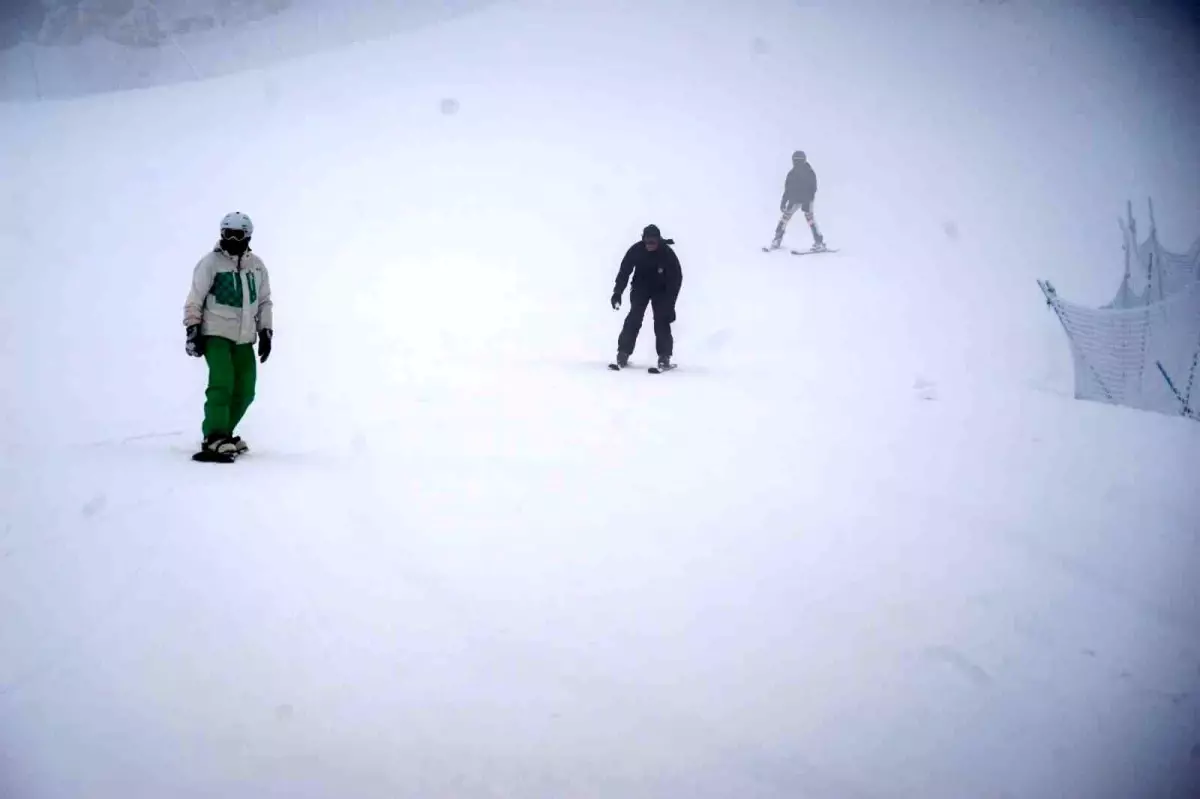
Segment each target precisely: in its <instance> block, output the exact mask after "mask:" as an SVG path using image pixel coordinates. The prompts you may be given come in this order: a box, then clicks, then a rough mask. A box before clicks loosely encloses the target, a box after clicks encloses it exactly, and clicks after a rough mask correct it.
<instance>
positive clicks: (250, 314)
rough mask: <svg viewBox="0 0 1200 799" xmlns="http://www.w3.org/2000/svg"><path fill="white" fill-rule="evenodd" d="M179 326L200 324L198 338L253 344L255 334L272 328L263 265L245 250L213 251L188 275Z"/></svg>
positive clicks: (268, 295)
mask: <svg viewBox="0 0 1200 799" xmlns="http://www.w3.org/2000/svg"><path fill="white" fill-rule="evenodd" d="M183 324H184V326H185V327H190V326H192V325H200V334H201V335H203V336H220V337H221V338H227V339H229V340H230V341H233V342H234V343H236V344H253V343H254V342H255V340H257V338H258V331H260V330H265V329H267V328H270V329H274V324H273V321H272V319H271V281H270V278H269V277H268V276H267V267H266V264H264V263H263V261H262V259H261V258H259V257H258V256H257V255H255V254H254V253H253V252H250V251H248V250H247V251H246V252H245V253H244V254H242V255H230V254H229V253H227V252H225V251H224V250H222V249H220V248H219V247H216V248H214V249H213V251H212V252H210V253H209V254H208V255H205V256H204V257H203V258H201V259H200V262H199V263H198V264H196V269H195V271H193V273H192V289H191V291H189V292H188V296H187V301H186V302H185V303H184V305H183Z"/></svg>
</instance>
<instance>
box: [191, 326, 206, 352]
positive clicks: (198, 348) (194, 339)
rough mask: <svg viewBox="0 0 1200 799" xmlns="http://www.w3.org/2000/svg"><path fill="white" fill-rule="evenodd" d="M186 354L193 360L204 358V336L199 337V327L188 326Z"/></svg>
mask: <svg viewBox="0 0 1200 799" xmlns="http://www.w3.org/2000/svg"><path fill="white" fill-rule="evenodd" d="M187 354H188V355H190V356H192V357H193V358H203V357H204V336H202V335H200V325H188V329H187Z"/></svg>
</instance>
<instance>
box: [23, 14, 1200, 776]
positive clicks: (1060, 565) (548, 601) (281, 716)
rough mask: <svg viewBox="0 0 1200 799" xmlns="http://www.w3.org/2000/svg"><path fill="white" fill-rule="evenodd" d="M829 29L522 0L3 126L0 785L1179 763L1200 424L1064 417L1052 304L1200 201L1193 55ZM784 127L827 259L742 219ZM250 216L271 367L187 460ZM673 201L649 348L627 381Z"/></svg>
mask: <svg viewBox="0 0 1200 799" xmlns="http://www.w3.org/2000/svg"><path fill="white" fill-rule="evenodd" d="M567 5H569V6H570V7H569V8H566V7H565V6H567ZM862 13H866V12H864V11H862V9H859V11H858V12H857V14H862ZM857 14H856V13H855V12H848V11H840V12H833V11H829V10H820V11H818V10H811V9H809V10H805V9H801V8H798V7H794V6H793V5H792V4H790V3H785V2H774V1H773V0H760V2H753V3H745V4H741V5H735V4H727V3H717V2H715V0H711V1H710V2H700V3H694V2H692V3H684V2H683V1H682V0H656V1H655V2H652V3H650V2H634V1H633V0H620V1H619V2H606V3H603V4H601V3H578V4H557V3H552V2H550V1H549V0H514V2H504V3H497V4H495V5H494V6H493V7H491V8H489V9H488V10H486V11H483V12H480V13H478V14H475V15H472V16H469V17H464V18H462V19H459V20H456V21H455V22H453V23H450V24H447V25H445V26H441V27H438V28H436V29H432V30H428V31H422V32H420V33H414V34H411V35H408V36H402V37H398V38H395V39H389V40H382V41H376V42H371V43H364V44H361V45H358V46H356V47H354V48H352V49H348V50H345V51H342V52H336V53H328V54H325V55H321V56H317V57H311V58H309V59H306V60H302V61H296V62H292V63H289V64H285V65H278V66H274V67H264V68H261V69H259V70H256V71H254V72H251V73H247V74H243V75H240V76H235V77H229V78H221V79H216V80H212V81H208V82H202V83H193V84H188V85H181V86H176V87H163V88H156V89H148V90H144V91H138V92H130V93H123V94H120V95H114V96H96V97H91V98H87V99H82V100H77V101H73V102H69V103H67V102H47V103H42V104H38V105H9V106H0V131H3V133H2V134H0V135H2V136H3V137H4V138H3V144H4V147H3V149H2V150H0V172H2V173H3V174H4V175H5V185H6V188H8V189H9V191H8V192H6V193H5V194H4V195H0V203H3V207H0V245H2V246H3V251H4V252H5V253H6V255H7V256H8V257H7V258H5V259H4V260H3V261H2V262H0V270H3V276H4V284H5V287H6V288H5V291H4V292H3V293H0V369H2V370H3V373H4V374H5V375H7V376H8V377H9V379H7V380H6V381H5V382H4V388H3V391H0V413H2V414H3V417H4V418H5V419H6V420H8V424H7V425H5V428H4V430H3V432H2V433H0V453H2V459H0V467H2V468H3V480H2V481H0V486H3V487H2V488H0V619H3V622H2V623H0V796H3V797H5V799H7V797H10V796H11V797H18V798H19V799H26V797H33V798H34V799H50V798H53V799H58V798H59V797H76V796H89V797H105V798H107V797H162V796H172V797H209V796H221V797H259V796H264V795H267V796H273V795H275V796H288V797H333V796H339V797H340V796H355V797H395V796H413V797H418V796H419V797H434V796H437V797H442V796H445V797H491V796H506V797H507V796H521V797H566V796H572V797H582V796H588V797H591V796H595V797H601V796H604V797H609V796H622V797H668V796H670V797H676V796H690V797H730V796H742V797H924V798H928V797H964V796H970V797H1051V796H1054V797H1057V796H1073V797H1078V796H1087V797H1097V798H1102V797H1129V796H1146V797H1157V796H1163V797H1168V796H1180V795H1188V794H1187V793H1186V791H1188V790H1190V789H1191V788H1192V787H1193V786H1196V785H1200V775H1198V773H1197V766H1198V764H1200V759H1198V756H1197V751H1198V750H1197V749H1196V746H1197V745H1200V722H1198V711H1200V702H1198V700H1197V695H1198V694H1197V690H1198V689H1200V639H1198V638H1197V636H1196V631H1197V630H1200V579H1198V578H1200V540H1198V538H1197V529H1198V528H1200V525H1198V523H1197V519H1198V518H1200V506H1198V500H1197V499H1196V497H1195V493H1194V492H1195V485H1196V481H1195V475H1196V474H1197V473H1198V470H1200V429H1198V428H1197V426H1196V425H1195V424H1193V423H1188V422H1185V421H1184V420H1180V419H1173V418H1168V417H1164V416H1161V415H1157V414H1146V413H1138V412H1135V411H1129V410H1125V409H1118V408H1111V407H1105V406H1098V405H1094V404H1089V403H1080V402H1076V401H1074V400H1072V399H1070V391H1069V386H1070V362H1069V358H1068V355H1067V350H1066V345H1065V342H1064V341H1063V338H1062V333H1061V330H1060V329H1059V328H1058V327H1057V323H1056V322H1055V320H1054V318H1053V316H1052V314H1050V312H1049V311H1048V310H1047V309H1046V308H1045V306H1044V304H1042V302H1041V300H1040V294H1039V293H1038V291H1037V287H1036V285H1035V284H1034V278H1036V277H1048V278H1050V279H1052V280H1053V281H1054V282H1055V284H1056V285H1057V286H1058V287H1059V289H1060V291H1061V292H1062V293H1063V294H1064V295H1069V296H1073V297H1078V298H1080V299H1082V300H1084V301H1087V300H1089V299H1093V298H1095V299H1096V301H1098V302H1100V301H1103V300H1105V299H1107V298H1108V297H1109V296H1111V293H1112V291H1113V290H1114V288H1115V286H1116V283H1117V281H1118V280H1119V277H1120V263H1121V261H1120V255H1121V253H1120V238H1119V231H1118V230H1117V227H1116V224H1115V219H1116V217H1117V215H1119V214H1120V213H1121V211H1122V210H1123V209H1124V202H1125V200H1126V198H1128V197H1134V198H1138V197H1143V196H1146V195H1153V196H1154V198H1155V205H1156V210H1157V211H1158V221H1159V227H1160V232H1161V233H1162V235H1163V238H1164V242H1165V243H1167V244H1168V246H1169V245H1170V244H1172V243H1174V242H1173V241H1172V237H1173V235H1174V236H1177V238H1178V240H1180V241H1183V240H1187V239H1189V237H1190V236H1191V235H1192V234H1193V233H1194V231H1195V229H1196V228H1197V226H1198V224H1200V196H1198V195H1197V193H1196V188H1195V187H1196V186H1197V185H1200V180H1198V178H1200V160H1197V156H1196V155H1195V153H1194V152H1193V151H1191V150H1189V149H1188V147H1187V146H1185V145H1186V143H1187V142H1189V141H1192V139H1191V138H1190V137H1192V136H1194V134H1195V133H1196V131H1197V119H1196V111H1195V108H1194V107H1192V106H1188V105H1187V103H1186V101H1187V99H1188V95H1186V94H1184V93H1183V91H1182V90H1183V88H1184V87H1182V86H1178V85H1176V84H1175V83H1173V82H1172V81H1171V80H1170V76H1171V75H1172V74H1174V73H1171V72H1170V70H1169V69H1168V68H1167V67H1168V66H1169V65H1172V64H1173V65H1175V66H1176V67H1177V68H1179V69H1184V68H1186V67H1187V66H1188V64H1189V63H1190V62H1186V61H1185V60H1181V59H1182V57H1179V58H1176V57H1175V56H1174V55H1173V54H1170V53H1167V54H1162V53H1159V54H1157V55H1154V56H1153V58H1151V57H1150V56H1145V57H1144V58H1143V59H1142V60H1141V61H1137V60H1131V58H1130V56H1131V54H1133V55H1138V54H1142V55H1144V51H1143V50H1142V49H1140V48H1144V47H1147V46H1150V45H1152V44H1153V43H1154V42H1156V41H1159V39H1157V38H1156V37H1157V36H1158V34H1157V33H1156V31H1155V30H1153V29H1151V28H1130V29H1128V32H1127V33H1126V34H1125V35H1126V37H1127V38H1125V39H1120V40H1118V39H1116V38H1104V39H1101V38H1098V37H1100V36H1102V35H1105V36H1106V35H1108V34H1107V31H1109V28H1108V27H1107V24H1108V23H1107V21H1106V20H1103V19H1087V18H1079V17H1073V16H1071V15H1069V14H1067V13H1065V12H1064V13H1062V14H1061V15H1059V16H1055V15H1053V14H1047V13H1045V12H1044V11H1043V12H1040V13H1033V12H1030V11H1029V10H1028V9H1027V8H1025V7H1023V6H1021V5H1020V4H1017V5H1015V6H1008V5H1007V4H1006V5H1002V6H991V5H981V6H980V7H978V8H975V7H971V8H963V9H961V10H957V11H950V10H946V9H940V10H938V11H937V13H934V12H933V11H925V12H913V11H911V10H908V11H906V12H905V13H900V12H899V11H898V10H895V9H894V7H893V6H888V5H876V6H874V7H872V8H871V9H870V16H869V17H866V18H864V17H861V16H858V15H857ZM864 20H869V22H867V21H864ZM1147 24H1148V23H1147ZM898 31H903V34H904V35H898V33H897V32H898ZM1097 41H1102V42H1103V43H1104V44H1103V47H1100V46H1097V44H1096V43H1097ZM1193 60H1194V59H1193ZM1130 63H1142V64H1145V66H1144V67H1143V68H1142V71H1139V69H1135V68H1130V67H1129V64H1130ZM1181 64H1182V66H1181ZM1192 65H1193V66H1194V64H1192ZM1151 75H1153V76H1154V78H1155V80H1156V82H1153V83H1152V82H1149V76H1151ZM247 87H251V88H250V89H248V88H247ZM248 92H249V93H248ZM444 98H453V99H455V100H457V102H458V108H459V110H458V112H457V113H454V114H443V113H441V112H440V110H439V109H440V104H441V101H442V100H443V99H444ZM1114 98H1120V102H1119V103H1118V102H1116V101H1115V100H1114ZM1172 109H1173V113H1171V114H1168V113H1167V111H1171V110H1172ZM1081 142H1086V146H1085V145H1082V144H1081ZM797 147H802V148H804V149H806V150H807V151H808V153H809V154H810V157H811V159H812V161H813V163H814V165H815V167H816V169H817V170H818V173H819V175H820V178H821V190H820V194H819V195H818V200H817V214H818V219H819V221H820V222H821V223H822V226H823V229H824V230H825V233H826V236H827V238H828V239H829V241H830V243H831V244H832V245H833V246H838V247H841V248H842V250H843V251H842V252H840V253H837V254H832V255H826V256H820V257H816V258H811V259H810V258H804V259H797V258H792V257H790V256H787V255H784V254H772V255H769V256H768V255H763V254H762V253H760V252H759V251H758V248H759V246H760V245H761V244H762V243H764V242H765V241H766V240H767V239H768V237H769V236H770V233H771V230H772V229H773V226H774V223H775V219H776V213H777V203H778V197H779V191H780V189H781V186H782V178H783V174H784V172H785V171H786V169H787V166H788V154H789V153H790V152H791V150H793V149H795V148H797ZM233 208H238V209H241V210H244V211H246V212H247V213H249V214H251V216H252V217H253V218H254V220H255V222H256V225H257V227H258V233H257V234H256V236H255V242H256V243H255V248H256V251H258V252H259V253H260V254H261V255H262V256H263V257H264V259H265V260H266V262H267V264H268V266H269V267H270V268H271V270H272V284H273V290H274V295H275V302H276V327H277V336H276V342H275V343H276V347H275V352H274V354H273V355H272V358H271V360H270V361H269V362H268V363H267V364H265V365H263V366H262V367H261V371H260V374H259V396H258V399H257V401H256V403H255V405H254V406H253V407H252V408H251V410H250V412H249V415H248V416H247V419H246V421H245V423H244V425H243V429H242V430H241V431H240V432H242V433H243V434H244V435H245V436H246V438H247V439H248V440H249V442H250V444H251V446H252V447H253V452H252V453H251V454H250V455H249V456H247V458H246V459H245V460H244V461H242V462H240V463H239V464H237V465H236V466H232V467H202V466H198V465H196V464H193V463H191V462H190V461H188V459H187V457H186V456H187V453H188V452H190V451H191V450H192V449H193V448H194V446H195V442H196V440H197V439H198V436H199V413H200V403H201V402H202V392H203V386H204V379H205V375H204V369H203V366H202V365H201V364H199V363H197V362H196V361H194V360H192V359H188V358H186V357H185V356H184V354H183V341H182V338H183V337H182V328H181V325H180V319H181V314H182V303H183V298H184V295H185V293H186V289H187V283H188V280H189V278H190V274H191V268H192V265H193V264H194V263H195V261H196V260H197V259H198V258H199V257H200V256H201V255H202V254H203V252H204V251H205V250H206V249H207V248H208V247H209V246H211V243H212V240H213V235H214V232H215V231H214V227H215V224H216V221H217V220H218V219H219V218H220V216H221V215H222V214H223V213H225V212H226V211H228V210H231V209H233ZM800 221H801V220H797V223H799V222H800ZM647 222H655V223H657V224H659V225H660V226H661V227H662V228H663V230H664V232H665V233H666V235H668V236H672V237H674V238H675V239H676V240H677V251H678V252H679V254H680V257H681V259H682V262H683V266H684V287H683V293H682V295H681V298H680V304H679V322H678V323H677V324H676V326H675V327H676V339H677V347H676V356H677V360H678V361H679V362H680V363H681V364H682V367H681V368H680V369H679V370H678V371H676V372H674V373H672V374H670V375H667V376H665V377H658V378H654V377H650V376H648V375H645V374H644V373H641V372H640V370H632V371H630V372H627V373H622V374H613V373H610V372H608V371H607V370H605V369H604V368H603V364H604V363H605V362H606V361H607V360H608V359H610V358H611V356H612V354H613V351H614V349H615V340H616V334H617V331H618V328H619V325H620V315H619V314H616V313H614V312H612V311H611V310H610V309H609V308H608V305H607V300H608V295H609V293H610V291H611V286H612V279H613V276H614V275H615V272H616V266H617V262H618V260H619V258H620V255H621V254H622V253H623V252H624V249H625V248H626V247H627V246H628V245H629V244H630V243H632V242H633V241H634V240H635V239H636V237H637V235H638V232H639V231H640V229H641V227H642V226H643V225H644V224H646V223H647ZM947 223H952V224H947ZM947 231H951V232H955V235H950V233H948V232H947ZM806 235H807V233H806V231H805V230H804V229H803V226H802V224H796V225H794V226H793V229H792V231H791V232H790V234H789V241H790V242H792V243H797V244H805V243H807V241H806V238H805V237H806ZM652 341H653V336H652V332H651V330H650V325H649V320H647V325H646V327H645V328H644V329H643V333H642V338H641V339H640V341H639V347H638V351H637V353H636V354H635V360H638V361H639V362H640V363H645V362H646V361H648V359H649V358H650V357H651V354H652V352H653V349H652Z"/></svg>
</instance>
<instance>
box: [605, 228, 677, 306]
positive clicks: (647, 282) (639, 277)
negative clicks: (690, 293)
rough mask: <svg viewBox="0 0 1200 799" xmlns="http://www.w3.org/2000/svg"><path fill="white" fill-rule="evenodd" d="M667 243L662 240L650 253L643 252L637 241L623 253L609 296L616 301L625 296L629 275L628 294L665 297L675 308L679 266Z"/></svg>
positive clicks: (644, 250) (666, 240) (665, 240)
mask: <svg viewBox="0 0 1200 799" xmlns="http://www.w3.org/2000/svg"><path fill="white" fill-rule="evenodd" d="M668 241H669V240H668V239H663V240H662V241H660V242H659V244H658V249H657V250H655V251H654V252H651V251H650V250H647V249H646V245H645V244H643V243H642V242H641V241H640V240H639V241H638V242H637V243H636V244H634V245H633V246H632V247H630V248H629V250H628V251H627V252H626V253H625V257H624V258H622V259H621V269H620V271H618V272H617V282H616V285H615V286H613V296H614V297H620V296H621V295H622V294H624V293H625V286H626V284H628V283H629V276H630V275H631V274H632V275H633V283H632V287H631V288H632V291H636V292H638V293H639V294H640V293H642V292H645V293H646V294H649V295H651V296H653V295H656V294H658V295H666V296H667V297H669V298H670V300H671V307H672V308H674V307H675V300H676V298H678V297H679V289H680V288H681V287H682V286H683V267H681V266H680V265H679V256H677V255H676V254H675V251H674V250H672V249H671V245H670V244H668V243H667V242H668Z"/></svg>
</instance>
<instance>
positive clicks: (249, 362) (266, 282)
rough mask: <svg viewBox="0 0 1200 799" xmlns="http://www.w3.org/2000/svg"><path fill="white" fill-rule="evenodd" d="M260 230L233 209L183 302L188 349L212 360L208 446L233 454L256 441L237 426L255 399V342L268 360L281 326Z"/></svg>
mask: <svg viewBox="0 0 1200 799" xmlns="http://www.w3.org/2000/svg"><path fill="white" fill-rule="evenodd" d="M253 233H254V224H253V223H252V222H251V221H250V217H248V216H246V215H245V214H243V213H241V212H240V211H234V212H232V213H229V214H226V215H225V217H224V218H223V219H222V220H221V228H220V239H219V240H218V242H217V244H216V246H214V247H213V249H212V251H211V252H209V253H208V254H206V255H205V256H204V257H203V258H201V259H200V262H199V263H197V264H196V268H195V270H194V271H193V273H192V286H191V290H190V291H188V295H187V300H186V302H185V303H184V308H183V325H184V328H185V329H186V331H187V354H188V355H191V356H192V357H195V358H204V359H205V361H206V362H207V363H208V388H207V390H206V391H205V401H204V421H203V424H202V425H201V432H202V434H203V436H204V440H203V443H202V444H201V448H202V450H203V451H205V452H207V453H210V454H215V455H221V456H226V457H229V456H234V455H239V454H241V453H242V452H245V451H246V449H247V448H248V447H247V445H246V443H245V442H244V441H242V439H241V437H240V436H236V435H234V430H235V429H236V428H237V425H238V422H240V421H241V420H242V417H243V416H244V415H245V413H246V409H247V408H249V407H250V403H251V402H253V401H254V387H255V381H256V378H257V363H256V361H255V351H254V344H255V342H256V341H257V342H258V362H261V363H266V360H267V357H268V356H269V355H270V354H271V340H272V336H273V333H274V324H273V320H272V317H271V308H272V304H271V281H270V278H269V276H268V274H267V267H266V265H265V264H264V263H263V260H262V259H261V258H259V257H258V256H257V255H255V254H254V253H253V252H251V251H250V237H251V236H252V235H253Z"/></svg>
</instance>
